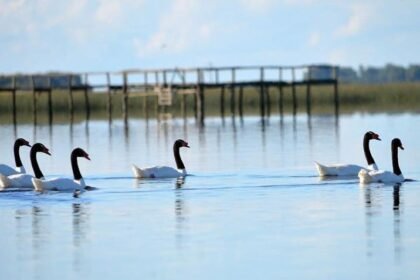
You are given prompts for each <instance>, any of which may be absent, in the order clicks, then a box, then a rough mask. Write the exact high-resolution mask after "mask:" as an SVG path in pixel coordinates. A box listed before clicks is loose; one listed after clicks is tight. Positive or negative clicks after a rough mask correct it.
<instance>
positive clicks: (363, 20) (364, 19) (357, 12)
mask: <svg viewBox="0 0 420 280" xmlns="http://www.w3.org/2000/svg"><path fill="white" fill-rule="evenodd" d="M372 15H373V14H372V9H371V7H370V6H368V5H367V4H354V5H352V6H351V14H350V17H349V19H348V21H347V22H346V23H345V24H344V25H343V26H341V27H339V28H338V29H337V30H336V35H338V36H345V37H347V36H353V35H356V34H358V33H359V32H361V31H362V30H363V29H365V28H366V27H367V25H368V24H369V23H370V22H371V21H372V20H373V17H372Z"/></svg>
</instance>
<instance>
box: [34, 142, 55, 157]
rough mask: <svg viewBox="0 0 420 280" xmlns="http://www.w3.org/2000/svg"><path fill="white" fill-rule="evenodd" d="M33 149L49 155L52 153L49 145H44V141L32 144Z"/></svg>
mask: <svg viewBox="0 0 420 280" xmlns="http://www.w3.org/2000/svg"><path fill="white" fill-rule="evenodd" d="M32 150H34V151H36V152H41V153H44V154H47V155H51V154H50V151H49V150H48V148H47V147H45V146H44V144H42V143H36V144H34V145H33V146H32Z"/></svg>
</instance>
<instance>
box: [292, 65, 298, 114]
mask: <svg viewBox="0 0 420 280" xmlns="http://www.w3.org/2000/svg"><path fill="white" fill-rule="evenodd" d="M292 99H293V115H296V111H297V99H296V83H295V68H293V69H292Z"/></svg>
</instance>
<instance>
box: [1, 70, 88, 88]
mask: <svg viewBox="0 0 420 280" xmlns="http://www.w3.org/2000/svg"><path fill="white" fill-rule="evenodd" d="M49 75H51V76H49ZM70 83H71V85H72V86H80V85H82V84H83V82H82V77H81V76H80V75H74V74H68V73H48V74H45V75H43V74H38V75H27V74H18V75H14V76H11V75H8V76H0V88H13V84H16V87H17V88H18V89H32V86H35V87H37V88H49V87H50V86H51V87H53V88H63V89H65V88H68V87H69V86H70Z"/></svg>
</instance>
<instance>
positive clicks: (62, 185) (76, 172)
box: [32, 148, 90, 192]
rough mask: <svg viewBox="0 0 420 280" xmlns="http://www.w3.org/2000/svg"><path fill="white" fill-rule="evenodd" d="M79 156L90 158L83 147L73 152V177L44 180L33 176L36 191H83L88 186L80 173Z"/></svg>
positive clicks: (71, 156)
mask: <svg viewBox="0 0 420 280" xmlns="http://www.w3.org/2000/svg"><path fill="white" fill-rule="evenodd" d="M78 157H84V158H86V159H88V160H90V158H89V155H88V154H87V153H86V152H85V151H84V150H83V149H81V148H75V149H73V151H72V152H71V155H70V161H71V168H72V170H73V179H70V178H61V177H59V178H53V179H48V180H43V179H40V178H32V183H33V186H34V188H35V191H38V192H42V191H44V190H54V191H83V190H84V189H85V188H86V184H85V180H84V179H83V177H82V174H81V173H80V169H79V165H78V163H77V158H78Z"/></svg>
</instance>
